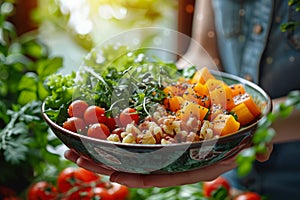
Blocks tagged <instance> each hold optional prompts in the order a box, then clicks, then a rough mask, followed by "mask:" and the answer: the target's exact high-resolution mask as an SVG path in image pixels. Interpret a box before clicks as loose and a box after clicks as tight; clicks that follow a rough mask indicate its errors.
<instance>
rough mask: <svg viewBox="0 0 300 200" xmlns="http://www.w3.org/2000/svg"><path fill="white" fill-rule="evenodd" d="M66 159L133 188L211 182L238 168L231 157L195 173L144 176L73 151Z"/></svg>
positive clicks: (68, 151)
mask: <svg viewBox="0 0 300 200" xmlns="http://www.w3.org/2000/svg"><path fill="white" fill-rule="evenodd" d="M65 157H66V158H67V159H68V160H70V161H72V162H74V163H76V164H77V165H78V166H80V167H82V168H85V169H87V170H90V171H93V172H96V173H99V174H102V175H107V176H109V177H110V181H112V182H117V183H120V184H123V185H126V186H128V187H131V188H149V187H171V186H178V185H185V184H192V183H196V182H200V181H209V180H213V179H215V178H217V177H218V176H219V175H221V174H223V173H224V172H226V171H229V170H231V169H233V168H235V167H236V162H235V157H231V158H229V159H227V160H224V161H221V162H219V163H217V164H214V165H211V166H208V167H203V168H201V169H196V170H193V171H187V172H181V173H176V174H145V175H144V174H133V173H125V172H117V171H115V170H113V169H111V168H109V167H107V166H105V165H100V164H98V163H96V162H94V161H92V160H88V159H86V158H84V157H81V156H79V155H78V154H77V153H76V152H75V151H73V150H67V151H66V152H65Z"/></svg>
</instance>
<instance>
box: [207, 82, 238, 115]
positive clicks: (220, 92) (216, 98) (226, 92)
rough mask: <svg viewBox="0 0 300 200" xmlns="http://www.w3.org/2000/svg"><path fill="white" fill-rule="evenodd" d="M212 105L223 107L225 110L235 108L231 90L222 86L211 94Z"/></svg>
mask: <svg viewBox="0 0 300 200" xmlns="http://www.w3.org/2000/svg"><path fill="white" fill-rule="evenodd" d="M210 100H211V104H212V105H214V104H216V105H221V107H222V108H223V109H225V110H230V109H231V108H233V107H234V106H235V104H234V101H233V98H232V95H231V91H230V88H229V87H228V86H227V85H220V86H218V87H217V88H215V89H214V90H213V91H211V92H210Z"/></svg>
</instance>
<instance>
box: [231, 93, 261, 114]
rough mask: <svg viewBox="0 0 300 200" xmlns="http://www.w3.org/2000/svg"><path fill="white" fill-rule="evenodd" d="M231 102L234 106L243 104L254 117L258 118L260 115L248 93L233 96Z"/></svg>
mask: <svg viewBox="0 0 300 200" xmlns="http://www.w3.org/2000/svg"><path fill="white" fill-rule="evenodd" d="M233 101H234V105H239V104H241V103H245V105H246V106H247V108H248V109H249V111H250V112H251V113H252V115H253V116H254V117H258V116H259V115H260V114H261V110H260V109H259V107H258V105H257V104H256V103H255V102H254V100H253V98H252V97H251V95H250V94H248V93H245V94H241V95H237V96H235V97H234V98H233Z"/></svg>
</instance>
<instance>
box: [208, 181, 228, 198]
mask: <svg viewBox="0 0 300 200" xmlns="http://www.w3.org/2000/svg"><path fill="white" fill-rule="evenodd" d="M220 187H224V188H225V189H226V190H227V191H228V192H229V190H230V184H229V182H228V181H227V180H226V179H225V178H224V177H222V176H219V177H217V178H216V179H214V180H212V181H205V182H203V193H204V196H206V197H212V193H213V192H214V191H216V190H218V188H220Z"/></svg>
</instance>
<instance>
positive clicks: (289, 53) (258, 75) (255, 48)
mask: <svg viewBox="0 0 300 200" xmlns="http://www.w3.org/2000/svg"><path fill="white" fill-rule="evenodd" d="M287 3H288V0H213V6H214V11H215V16H216V17H215V21H216V30H217V36H218V45H219V50H220V56H221V59H222V64H223V67H224V69H225V71H227V72H230V73H233V74H236V75H239V76H242V77H251V78H252V80H253V81H254V82H255V83H258V84H260V85H261V86H262V87H263V88H264V89H265V90H266V91H267V92H268V93H269V94H270V96H271V97H273V98H275V97H280V96H284V95H286V94H287V93H288V92H289V91H290V90H294V89H300V78H299V76H300V27H298V28H297V30H295V31H289V32H285V33H283V32H282V31H281V30H280V25H281V24H282V23H284V22H287V21H291V20H296V21H300V12H296V11H294V10H293V9H291V8H289V6H288V4H287ZM286 77H289V78H286ZM283 80H284V81H283Z"/></svg>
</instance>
